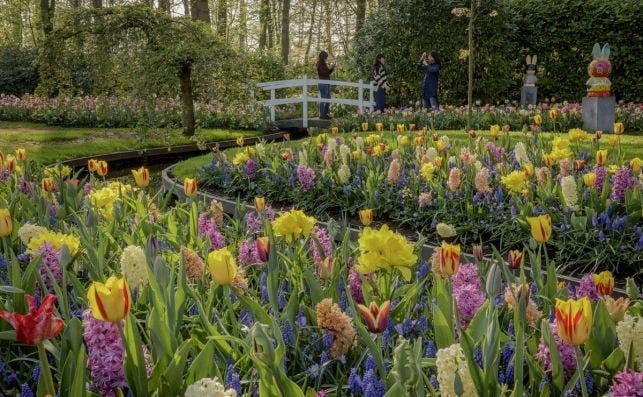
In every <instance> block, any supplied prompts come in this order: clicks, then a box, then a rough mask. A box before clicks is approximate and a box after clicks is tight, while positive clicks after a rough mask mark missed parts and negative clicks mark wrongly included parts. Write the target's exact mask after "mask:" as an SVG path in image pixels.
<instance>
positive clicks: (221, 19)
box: [217, 0, 228, 38]
mask: <svg viewBox="0 0 643 397" xmlns="http://www.w3.org/2000/svg"><path fill="white" fill-rule="evenodd" d="M227 29H228V2H227V1H226V0H219V5H218V8H217V34H218V35H219V37H223V38H225V37H226V36H227Z"/></svg>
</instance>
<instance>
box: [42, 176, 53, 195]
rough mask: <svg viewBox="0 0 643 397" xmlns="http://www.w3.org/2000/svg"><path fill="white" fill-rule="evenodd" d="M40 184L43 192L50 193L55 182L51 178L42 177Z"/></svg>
mask: <svg viewBox="0 0 643 397" xmlns="http://www.w3.org/2000/svg"><path fill="white" fill-rule="evenodd" d="M40 186H41V187H42V190H43V191H44V192H47V193H52V192H53V191H54V189H55V187H56V182H55V181H54V179H53V178H42V181H41V182H40Z"/></svg>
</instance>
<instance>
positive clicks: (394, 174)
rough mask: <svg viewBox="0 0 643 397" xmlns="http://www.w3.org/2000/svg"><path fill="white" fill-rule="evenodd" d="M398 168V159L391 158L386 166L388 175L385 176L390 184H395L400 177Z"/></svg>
mask: <svg viewBox="0 0 643 397" xmlns="http://www.w3.org/2000/svg"><path fill="white" fill-rule="evenodd" d="M400 168H401V166H400V160H398V159H393V161H391V164H390V165H389V166H388V175H387V176H386V180H387V181H388V183H390V184H392V185H395V184H397V181H398V180H399V179H400Z"/></svg>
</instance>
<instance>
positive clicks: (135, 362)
mask: <svg viewBox="0 0 643 397" xmlns="http://www.w3.org/2000/svg"><path fill="white" fill-rule="evenodd" d="M135 322H136V319H135V317H134V316H132V315H131V314H130V315H128V316H127V317H126V319H125V328H124V329H123V332H122V333H123V342H124V345H125V353H126V354H125V377H126V378H127V384H128V385H129V387H130V389H132V393H134V395H135V396H141V397H147V396H149V392H148V389H147V370H146V368H145V357H144V356H143V343H142V341H141V337H140V335H139V333H138V329H137V327H136V324H135Z"/></svg>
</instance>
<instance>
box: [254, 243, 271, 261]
mask: <svg viewBox="0 0 643 397" xmlns="http://www.w3.org/2000/svg"><path fill="white" fill-rule="evenodd" d="M255 247H257V254H259V260H260V261H261V262H262V263H265V262H268V258H270V237H259V238H258V239H256V240H255Z"/></svg>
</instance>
